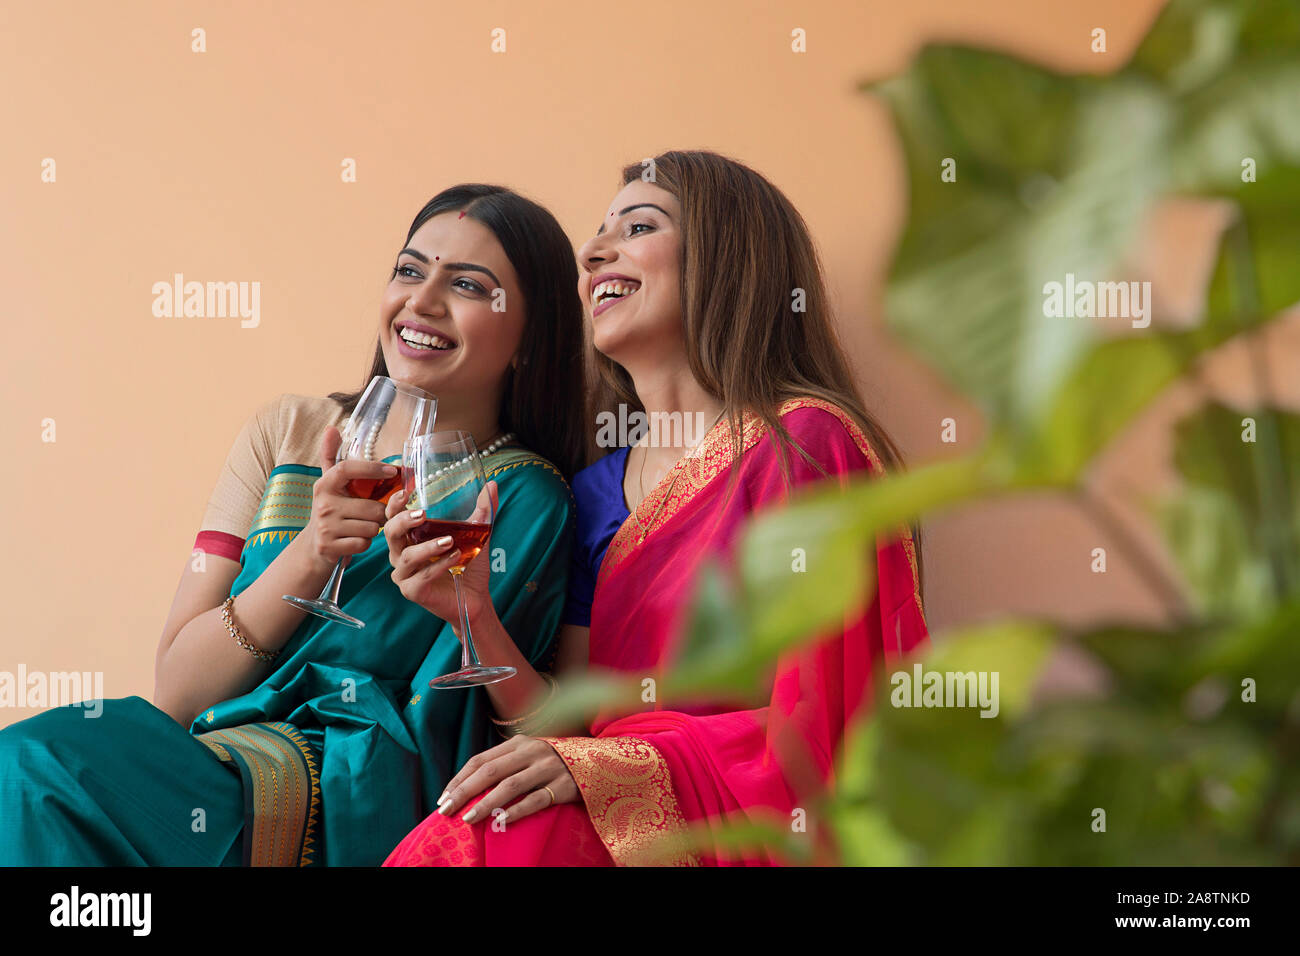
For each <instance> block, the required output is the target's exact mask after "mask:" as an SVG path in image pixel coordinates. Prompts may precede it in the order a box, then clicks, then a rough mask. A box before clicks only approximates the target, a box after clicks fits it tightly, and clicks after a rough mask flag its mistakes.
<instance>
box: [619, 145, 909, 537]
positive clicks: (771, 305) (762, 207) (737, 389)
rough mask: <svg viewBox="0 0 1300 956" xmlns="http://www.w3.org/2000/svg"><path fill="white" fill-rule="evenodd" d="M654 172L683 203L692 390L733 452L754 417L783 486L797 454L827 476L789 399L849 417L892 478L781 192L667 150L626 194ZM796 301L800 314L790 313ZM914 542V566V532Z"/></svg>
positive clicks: (887, 444)
mask: <svg viewBox="0 0 1300 956" xmlns="http://www.w3.org/2000/svg"><path fill="white" fill-rule="evenodd" d="M647 169H650V170H653V179H652V180H650V181H652V182H653V183H654V184H655V185H656V186H659V187H660V188H662V189H664V190H666V191H667V192H669V193H671V194H672V195H673V196H674V197H675V198H676V199H677V201H678V202H679V203H680V204H681V210H682V217H681V218H682V221H681V223H680V229H681V233H682V246H681V250H680V261H681V276H682V281H681V307H682V320H683V326H684V329H683V331H684V334H685V340H686V354H687V356H688V357H689V362H690V369H691V372H692V374H693V375H694V376H695V380H696V381H697V382H698V383H699V384H700V386H701V387H702V388H703V389H704V390H705V391H706V392H707V393H708V394H709V395H711V396H712V397H713V398H715V399H718V400H719V401H720V402H722V404H723V414H724V415H725V416H726V417H727V419H728V421H729V422H730V423H731V426H732V438H733V442H735V443H736V445H737V452H739V447H738V446H739V441H740V428H739V426H740V416H741V414H742V413H744V412H746V411H748V412H751V413H753V414H754V415H757V416H758V417H759V418H760V419H761V420H762V421H763V422H764V423H765V424H766V425H767V426H768V427H769V428H771V429H772V432H773V434H774V436H775V437H776V440H777V450H778V455H779V458H780V461H781V467H782V470H783V471H784V472H785V474H786V476H787V479H788V477H789V467H788V466H789V462H788V458H787V455H788V452H789V451H790V450H791V449H793V451H794V452H796V453H797V454H799V455H800V456H802V457H803V458H804V460H806V461H808V462H809V463H810V464H812V465H813V466H814V467H816V468H817V469H818V470H819V471H822V473H823V474H824V473H825V472H824V470H823V469H821V467H820V466H819V465H818V464H817V463H816V462H815V461H813V460H812V458H811V457H810V456H809V455H808V454H807V452H805V451H804V450H803V449H802V448H800V447H799V445H798V443H797V442H795V441H794V440H793V439H792V438H791V436H790V434H789V432H787V431H786V429H785V426H784V425H782V423H781V419H780V415H779V414H778V410H779V408H780V406H781V404H782V403H783V402H784V401H786V400H787V399H791V398H803V397H815V398H820V399H824V400H825V401H828V402H831V403H833V404H835V405H838V406H839V407H840V408H842V409H843V410H844V411H845V412H847V413H848V414H849V415H850V416H851V417H852V418H853V420H854V421H855V422H856V423H857V424H858V427H859V428H861V429H862V431H863V433H864V434H865V435H866V436H867V441H868V443H869V444H870V445H871V447H872V448H873V449H874V450H875V452H876V454H877V455H878V456H879V457H880V459H881V461H882V463H883V464H884V466H885V467H886V469H889V470H896V469H901V468H902V465H903V457H902V455H901V454H900V453H899V450H898V447H897V446H896V445H895V444H894V441H893V439H891V438H890V436H889V433H888V432H887V431H885V428H884V427H883V426H882V425H881V424H880V423H879V422H878V421H877V420H876V419H875V418H874V417H873V416H872V414H871V413H870V412H869V411H868V410H867V407H866V404H865V403H864V402H863V400H862V397H861V395H860V394H859V392H858V387H857V384H856V383H855V382H854V380H853V375H852V373H851V372H850V371H849V363H848V360H847V359H846V357H845V354H844V350H843V348H842V347H841V345H840V341H839V336H838V335H837V334H836V331H835V326H834V324H833V321H832V316H831V308H830V301H829V296H828V295H827V292H826V284H825V280H824V278H823V272H822V267H821V262H820V260H819V258H818V255H817V250H816V248H815V247H814V245H813V241H812V237H811V235H810V233H809V231H808V226H807V224H806V223H805V222H804V220H803V217H802V216H801V215H800V214H799V211H798V210H797V209H795V208H794V206H793V205H792V204H791V202H790V200H789V199H787V198H786V197H785V194H783V193H782V192H781V191H780V190H779V189H777V188H776V187H775V186H774V185H772V184H771V183H770V182H768V180H767V179H765V178H764V177H763V176H761V175H760V174H758V173H757V172H755V171H754V170H752V169H750V168H749V167H748V166H745V165H744V164H742V163H739V162H737V161H735V160H733V159H729V158H727V157H725V156H720V155H719V154H717V153H712V152H706V151H700V150H691V151H684V150H670V151H668V152H665V153H661V154H659V155H658V156H656V157H654V160H653V165H652V166H651V165H648V164H645V163H633V164H631V165H628V166H626V167H624V169H623V185H627V184H628V183H632V182H635V181H637V180H638V179H642V178H643V176H648V174H647ZM799 292H801V293H802V306H803V309H804V311H802V312H797V311H795V309H794V308H793V303H794V301H795V296H796V294H798V293H799ZM593 361H594V365H595V368H596V369H597V371H598V372H599V374H600V378H601V381H602V383H603V385H604V387H605V391H604V393H603V394H602V395H601V396H599V397H598V399H597V401H598V403H600V404H601V405H604V406H605V407H607V403H609V402H610V401H611V400H612V401H622V402H626V403H627V404H628V405H629V406H630V407H631V408H634V409H637V410H640V411H644V408H643V407H642V405H641V403H640V400H639V399H638V398H637V395H636V390H635V388H634V387H633V384H632V378H631V376H630V375H629V374H628V372H627V370H626V369H625V368H623V367H622V366H621V365H619V364H618V363H617V362H615V361H614V360H613V359H610V358H609V357H608V356H605V355H602V354H600V353H599V352H597V353H596V354H595V356H594V360H593ZM611 393H612V394H611ZM736 457H737V459H739V454H737V456H736ZM913 535H914V538H915V540H916V546H917V556H918V560H919V557H920V536H919V529H913Z"/></svg>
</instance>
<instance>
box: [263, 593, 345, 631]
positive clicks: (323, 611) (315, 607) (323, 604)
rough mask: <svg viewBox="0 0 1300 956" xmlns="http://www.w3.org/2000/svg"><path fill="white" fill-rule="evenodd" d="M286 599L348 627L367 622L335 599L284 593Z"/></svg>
mask: <svg viewBox="0 0 1300 956" xmlns="http://www.w3.org/2000/svg"><path fill="white" fill-rule="evenodd" d="M283 597H284V599H285V600H286V601H288V602H289V603H290V604H292V605H294V606H295V607H300V608H302V609H303V610H304V611H310V612H311V613H312V614H315V615H316V616H317V617H323V618H325V619H326V620H330V621H334V622H335V623H336V624H346V625H347V626H348V627H358V628H359V627H365V626H366V622H365V621H362V620H360V619H358V618H355V617H353V616H352V615H351V614H345V613H344V612H343V608H341V607H339V606H338V605H337V604H335V603H334V602H333V601H322V600H320V598H300V597H298V596H297V595H294V594H285V595H283Z"/></svg>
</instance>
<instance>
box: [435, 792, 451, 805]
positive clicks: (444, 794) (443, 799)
mask: <svg viewBox="0 0 1300 956" xmlns="http://www.w3.org/2000/svg"><path fill="white" fill-rule="evenodd" d="M450 799H451V797H450V796H448V794H447V791H446V790H444V791H442V796H441V797H439V798H438V802H437V804H436V806H439V807H440V806H442V805H443V804H444V803H446V802H447V801H448V800H450Z"/></svg>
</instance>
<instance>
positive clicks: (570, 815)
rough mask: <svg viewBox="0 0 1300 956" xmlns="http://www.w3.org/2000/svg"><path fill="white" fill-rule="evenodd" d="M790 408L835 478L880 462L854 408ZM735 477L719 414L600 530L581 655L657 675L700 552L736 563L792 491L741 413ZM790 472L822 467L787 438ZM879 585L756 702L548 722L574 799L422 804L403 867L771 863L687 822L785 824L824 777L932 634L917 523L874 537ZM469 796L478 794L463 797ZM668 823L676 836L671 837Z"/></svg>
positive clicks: (808, 477) (808, 446) (788, 414)
mask: <svg viewBox="0 0 1300 956" xmlns="http://www.w3.org/2000/svg"><path fill="white" fill-rule="evenodd" d="M781 415H782V422H783V424H784V425H785V427H786V429H787V431H788V432H789V433H790V436H791V437H792V438H793V439H794V441H795V442H796V443H797V444H798V445H800V446H801V447H802V448H803V449H804V450H805V451H806V452H807V453H808V454H809V455H810V456H811V457H812V458H813V459H814V460H815V461H816V462H817V463H818V464H819V465H820V466H821V467H822V468H823V469H825V471H826V473H827V474H828V475H832V476H839V478H840V481H841V482H844V481H845V480H847V478H848V477H849V476H850V475H852V474H853V473H855V472H861V471H863V470H867V471H869V472H870V473H874V474H880V473H881V471H882V466H881V463H880V460H879V458H878V457H877V456H876V454H875V452H874V451H873V450H872V449H871V448H870V446H869V445H868V444H867V441H866V438H865V436H864V435H863V433H862V432H861V430H860V429H859V428H858V427H857V425H856V423H855V422H854V421H853V419H852V418H851V417H850V416H849V415H847V414H845V413H844V412H843V411H842V410H841V409H839V408H837V407H836V406H834V405H832V404H830V403H827V402H824V401H821V400H818V399H797V400H792V401H789V402H786V403H785V404H784V405H783V406H782V407H781ZM742 445H743V451H742V455H741V461H740V469H739V473H738V480H737V481H736V483H735V485H733V486H732V488H731V493H730V494H728V493H727V488H728V482H729V480H730V479H729V473H730V471H731V466H732V461H733V448H732V442H731V437H730V435H729V432H728V430H727V428H726V427H725V424H721V423H720V424H719V425H718V426H715V427H714V428H713V429H712V430H711V431H710V433H709V434H708V436H706V437H705V439H704V441H703V442H702V443H701V445H700V447H699V449H698V451H697V453H696V454H695V455H693V456H690V457H687V458H683V459H682V460H681V461H679V462H678V463H677V465H676V466H674V468H673V469H672V470H671V471H669V473H668V474H667V475H666V476H665V478H664V480H663V481H661V482H660V483H659V485H658V486H657V487H656V488H655V489H654V491H652V492H651V493H650V494H649V495H648V496H647V497H646V499H645V500H644V501H643V502H642V503H641V504H640V506H638V508H637V509H636V512H635V513H633V514H632V515H630V516H629V517H628V519H627V521H625V522H624V524H623V526H622V527H621V528H620V529H619V531H618V533H617V534H616V535H615V536H614V538H613V540H612V541H611V542H610V545H609V548H608V549H607V551H606V553H605V558H604V561H603V563H602V565H601V568H600V573H599V577H598V580H597V586H596V593H595V600H594V602H593V604H592V612H591V645H590V664H591V666H592V667H593V668H608V669H612V670H616V671H621V672H624V673H630V674H633V675H636V676H637V677H638V678H642V677H655V676H657V675H660V674H662V673H664V671H665V670H666V665H667V664H668V663H669V662H671V660H672V658H673V655H674V651H675V646H676V643H677V641H678V640H679V639H680V636H681V633H682V630H683V625H684V623H685V622H684V617H685V614H686V612H687V610H688V606H689V600H690V597H691V593H692V587H693V582H694V579H695V574H696V571H697V569H698V568H699V566H700V564H701V562H702V561H704V560H705V559H706V558H710V557H717V558H720V559H721V560H722V561H723V562H724V564H725V563H728V561H729V559H730V556H731V552H732V548H733V545H734V542H735V539H736V537H737V533H738V531H739V530H740V528H741V526H742V524H743V522H744V521H745V519H746V518H748V517H749V516H750V515H751V514H753V513H754V512H756V511H761V510H763V509H765V508H768V507H774V506H779V505H780V503H781V502H782V501H783V500H784V499H785V498H786V497H787V488H786V485H785V482H784V480H783V477H782V472H781V466H780V458H779V457H778V451H777V446H776V444H775V442H774V440H773V439H772V437H771V436H770V435H769V434H768V430H767V429H766V428H765V427H764V426H763V424H762V423H761V422H760V421H758V420H757V419H756V418H753V417H750V416H746V418H745V420H744V429H743V438H742ZM787 457H788V461H789V467H790V469H791V473H792V479H793V485H794V486H796V487H797V486H799V485H802V484H807V483H810V482H813V481H818V480H823V478H824V476H823V475H822V474H821V473H819V472H818V471H817V470H816V469H815V468H814V467H813V466H812V465H811V464H809V463H808V462H807V461H805V460H804V459H803V458H802V457H801V456H799V455H798V454H797V453H792V454H789V455H788V456H787ZM875 552H876V564H877V587H876V588H875V590H874V594H873V597H872V599H871V601H870V603H869V605H867V606H866V607H864V608H860V609H859V610H858V611H857V612H855V613H854V614H853V615H851V617H850V619H848V620H846V621H845V623H844V626H843V628H842V629H838V630H836V631H835V632H834V633H832V634H827V635H824V636H822V637H820V638H819V639H818V640H817V641H816V642H814V643H812V644H809V645H805V647H804V648H803V649H802V650H800V651H799V652H797V653H793V654H790V655H787V656H786V657H785V658H783V659H782V660H781V661H780V662H779V663H778V666H777V668H776V672H775V675H774V678H773V680H772V683H771V686H770V695H768V702H767V704H766V705H765V706H762V707H759V708H756V709H742V710H738V709H736V705H734V704H731V705H728V704H725V703H719V704H716V705H714V706H701V705H693V706H683V705H680V704H679V705H676V706H674V705H673V703H672V702H660V703H650V704H645V705H644V707H645V709H644V710H643V711H640V712H636V713H627V712H626V711H624V712H622V713H617V714H613V713H611V714H601V715H599V716H598V717H597V718H596V719H595V721H593V723H592V726H591V734H592V736H590V737H561V738H551V737H548V738H543V739H545V740H546V741H547V742H548V743H550V744H551V746H552V747H554V748H555V750H556V752H557V753H559V755H560V756H561V757H562V758H563V759H564V761H565V763H566V764H567V765H568V768H569V771H570V772H571V773H572V775H573V778H574V780H575V781H576V782H577V784H578V788H579V791H580V793H581V795H582V802H581V803H568V804H561V805H559V806H555V807H551V808H550V809H548V810H544V811H542V812H540V813H536V814H533V815H531V816H528V817H525V818H524V819H522V820H519V821H514V822H511V823H509V824H508V825H507V826H505V827H503V828H494V826H493V822H492V821H491V820H488V821H483V822H478V823H474V824H465V823H463V822H461V821H460V819H459V816H460V815H463V813H464V809H462V810H461V811H460V812H459V813H458V814H457V815H456V816H453V817H451V818H447V817H443V816H441V815H439V814H437V813H434V814H432V815H431V816H429V818H428V819H426V820H425V821H424V822H423V823H422V824H420V826H419V827H417V828H416V829H415V830H413V831H412V832H411V833H410V834H408V835H407V837H406V838H405V839H404V840H403V841H402V842H401V843H400V844H399V845H398V846H397V848H396V849H394V850H393V852H392V854H391V855H390V856H389V858H388V860H387V861H386V862H385V864H384V865H385V866H401V865H417V866H418V865H451V866H456V865H470V866H474V865H486V866H511V865H543V866H547V865H552V866H553V865H580V866H582V865H606V866H608V865H611V864H617V865H630V864H632V865H634V864H646V863H655V864H675V865H693V864H704V865H763V864H773V863H780V862H782V861H781V860H779V859H776V858H775V857H773V856H772V855H771V854H770V853H767V852H763V851H757V852H750V853H748V854H746V855H738V854H736V853H734V852H726V851H723V850H722V849H721V848H710V849H707V850H705V851H701V850H700V848H699V846H698V845H695V846H694V848H692V847H691V846H688V845H687V844H686V843H685V842H684V841H683V840H682V839H680V838H681V837H682V835H683V833H684V831H685V829H686V828H687V827H688V826H691V825H697V824H704V825H706V826H709V827H711V826H713V825H716V824H720V823H723V822H727V821H730V822H735V821H744V820H746V819H749V820H757V819H766V820H771V821H775V822H778V823H782V824H783V825H789V822H790V820H791V814H792V813H793V811H794V810H795V808H797V807H800V806H805V805H806V801H808V800H810V799H812V798H813V797H815V795H816V794H817V792H818V791H819V790H821V789H823V788H825V787H829V786H833V785H834V780H833V764H834V760H835V757H836V755H837V751H838V748H839V746H840V744H841V742H842V737H843V734H844V731H845V729H846V727H847V726H849V724H850V723H851V722H852V720H853V719H854V717H855V716H857V715H858V714H860V713H861V712H862V711H863V708H868V707H870V704H871V701H870V696H871V674H872V669H873V668H874V667H876V666H877V661H881V662H882V663H883V662H884V661H892V660H895V659H897V658H899V657H902V656H905V655H907V654H908V653H909V652H911V651H913V650H914V649H915V648H917V647H918V645H920V644H922V643H923V642H924V641H925V640H926V637H927V632H926V624H925V617H924V612H923V609H922V606H921V597H920V592H919V586H918V574H917V567H916V556H915V551H914V548H913V543H912V539H911V535H910V534H909V533H908V532H907V531H906V529H900V531H899V533H898V535H897V537H892V538H890V539H887V540H881V541H880V542H879V543H878V544H877V546H876V549H875ZM470 805H472V802H471V804H470ZM675 838H676V839H675Z"/></svg>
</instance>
